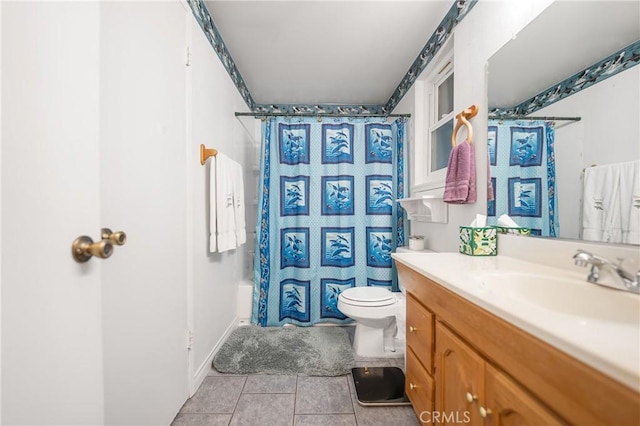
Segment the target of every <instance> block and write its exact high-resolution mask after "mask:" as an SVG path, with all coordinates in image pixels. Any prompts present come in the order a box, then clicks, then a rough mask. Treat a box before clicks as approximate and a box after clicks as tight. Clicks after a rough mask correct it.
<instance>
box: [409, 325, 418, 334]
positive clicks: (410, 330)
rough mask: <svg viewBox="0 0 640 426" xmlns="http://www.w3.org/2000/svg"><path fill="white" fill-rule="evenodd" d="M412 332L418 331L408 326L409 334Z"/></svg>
mask: <svg viewBox="0 0 640 426" xmlns="http://www.w3.org/2000/svg"><path fill="white" fill-rule="evenodd" d="M414 331H418V329H417V328H415V327H414V326H412V325H410V326H409V333H413V332H414Z"/></svg>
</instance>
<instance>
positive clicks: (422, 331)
mask: <svg viewBox="0 0 640 426" xmlns="http://www.w3.org/2000/svg"><path fill="white" fill-rule="evenodd" d="M406 334H407V346H408V347H410V348H411V349H413V352H414V353H415V354H416V355H417V356H418V359H419V360H420V362H422V365H423V366H424V368H425V370H427V372H428V373H429V374H433V314H432V313H431V312H429V311H427V310H426V309H425V308H424V307H423V306H422V305H421V304H420V303H418V301H417V300H416V299H415V298H414V297H413V296H412V295H411V294H409V295H408V297H407V333H406Z"/></svg>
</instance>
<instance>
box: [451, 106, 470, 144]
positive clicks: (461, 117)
mask: <svg viewBox="0 0 640 426" xmlns="http://www.w3.org/2000/svg"><path fill="white" fill-rule="evenodd" d="M456 119H457V120H458V121H457V122H456V127H455V128H454V129H453V134H452V135H451V146H452V147H453V146H456V138H457V136H458V130H460V127H462V125H463V124H464V126H465V127H466V128H467V142H469V143H470V144H471V143H473V127H471V123H469V122H468V121H467V119H466V118H465V116H464V114H463V113H460V114H458V115H456Z"/></svg>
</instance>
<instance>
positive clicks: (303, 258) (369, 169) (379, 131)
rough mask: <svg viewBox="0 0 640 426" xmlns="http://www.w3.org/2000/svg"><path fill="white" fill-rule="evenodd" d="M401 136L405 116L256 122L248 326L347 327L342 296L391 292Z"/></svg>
mask: <svg viewBox="0 0 640 426" xmlns="http://www.w3.org/2000/svg"><path fill="white" fill-rule="evenodd" d="M405 138H406V137H405V119H404V118H401V119H398V120H396V121H395V122H393V123H387V122H386V121H384V120H381V119H372V118H348V117H339V118H330V119H328V118H323V119H322V120H321V121H320V119H317V118H304V117H295V118H285V117H277V118H271V119H269V120H267V121H266V122H264V123H263V125H262V156H261V157H262V158H261V178H260V183H259V188H260V189H261V190H260V191H259V193H260V196H259V199H258V218H257V223H256V251H255V253H256V260H255V262H254V265H255V269H254V292H253V311H252V323H254V324H259V325H262V326H279V325H284V324H288V323H289V324H296V325H302V326H309V325H314V324H317V323H345V322H348V321H350V320H349V319H348V318H347V317H345V316H344V315H343V314H342V313H341V312H340V311H339V310H338V307H337V305H338V296H339V294H340V293H341V292H342V291H343V290H345V289H348V288H351V287H355V286H382V287H386V288H389V289H390V290H397V283H396V280H395V278H394V277H395V270H394V269H393V267H392V261H391V252H392V251H393V249H394V248H395V247H396V246H401V245H404V238H405V231H404V224H405V218H404V211H403V210H402V208H401V207H400V206H399V204H398V203H397V202H396V201H395V200H396V199H397V198H402V197H403V196H404V182H405V180H406V176H405V169H404V164H405V158H404V155H405V153H404V146H405V143H406V141H405Z"/></svg>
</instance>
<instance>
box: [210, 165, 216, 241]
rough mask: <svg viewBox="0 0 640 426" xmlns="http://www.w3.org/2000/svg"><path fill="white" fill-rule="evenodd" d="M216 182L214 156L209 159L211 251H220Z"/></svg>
mask: <svg viewBox="0 0 640 426" xmlns="http://www.w3.org/2000/svg"><path fill="white" fill-rule="evenodd" d="M216 182H217V179H216V160H215V157H213V158H212V159H211V160H209V251H210V252H211V253H215V252H217V251H218V225H217V221H216V216H217V213H218V208H217V203H216Z"/></svg>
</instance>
